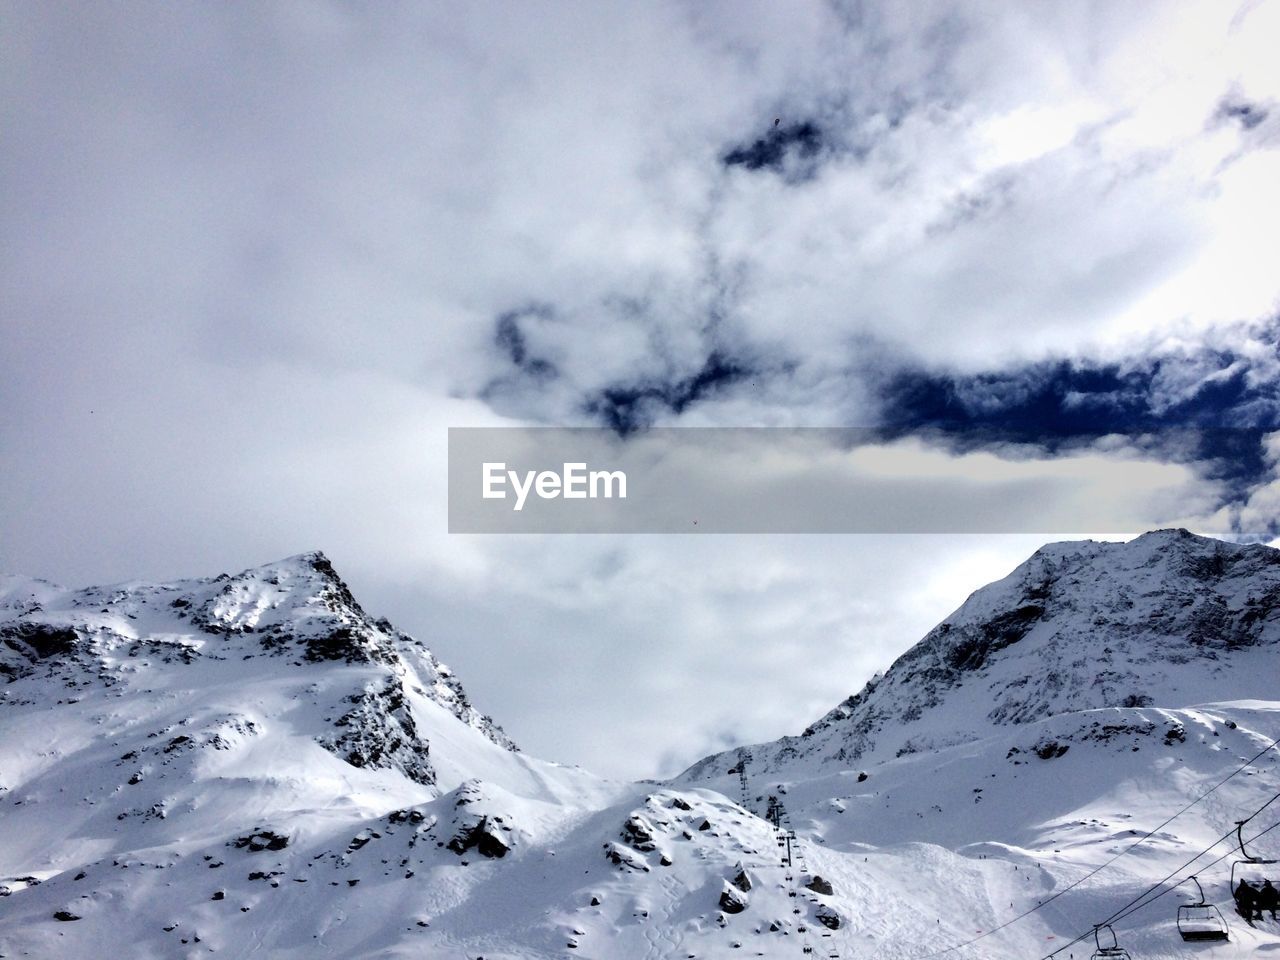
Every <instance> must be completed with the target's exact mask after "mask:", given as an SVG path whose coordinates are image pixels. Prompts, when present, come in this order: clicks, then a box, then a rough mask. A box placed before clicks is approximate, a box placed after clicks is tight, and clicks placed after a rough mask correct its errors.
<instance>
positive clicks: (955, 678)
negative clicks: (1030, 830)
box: [681, 530, 1280, 781]
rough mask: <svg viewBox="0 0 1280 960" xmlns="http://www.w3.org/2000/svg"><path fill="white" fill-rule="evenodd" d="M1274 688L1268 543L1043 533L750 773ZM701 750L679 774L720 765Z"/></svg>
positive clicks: (1276, 576)
mask: <svg viewBox="0 0 1280 960" xmlns="http://www.w3.org/2000/svg"><path fill="white" fill-rule="evenodd" d="M1278 690H1280V551H1278V550H1274V549H1272V548H1270V547H1267V546H1263V545H1261V544H1250V545H1239V544H1230V543H1224V542H1222V541H1219V540H1213V539H1209V538H1207V537H1197V536H1194V535H1192V534H1190V533H1188V532H1186V531H1185V530H1160V531H1156V532H1154V533H1149V534H1146V535H1144V536H1141V537H1139V538H1137V539H1136V540H1133V541H1131V542H1128V543H1109V542H1102V543H1099V542H1095V541H1084V542H1068V543H1053V544H1049V545H1047V546H1045V547H1042V548H1041V549H1040V550H1037V551H1036V553H1035V554H1034V555H1033V556H1032V557H1031V558H1030V559H1028V560H1027V561H1026V562H1024V563H1023V564H1022V565H1021V566H1019V567H1018V568H1017V569H1016V570H1014V571H1013V572H1012V573H1010V574H1009V575H1008V576H1007V577H1005V578H1004V579H1003V580H998V581H996V582H995V583H992V584H989V585H988V586H985V587H983V588H982V589H980V590H978V591H977V592H975V593H974V594H973V595H972V596H970V597H969V599H968V600H966V601H965V603H964V605H963V606H961V607H960V609H958V610H956V611H955V612H954V613H953V614H952V615H951V616H949V617H947V619H946V620H944V621H943V622H942V623H940V624H938V626H936V627H934V628H933V630H931V631H929V633H928V635H926V636H925V638H924V639H923V640H921V641H920V642H919V643H917V644H916V645H915V646H914V647H912V648H911V649H910V650H908V651H907V652H906V653H904V654H903V655H902V656H901V657H900V658H899V659H898V660H897V661H896V662H895V663H894V664H893V666H892V667H890V668H889V670H888V671H886V672H885V674H884V675H883V676H881V677H877V678H876V679H875V680H873V681H872V682H871V683H868V684H867V685H866V686H865V687H864V688H863V689H862V690H861V691H860V692H858V693H855V694H854V695H853V696H851V697H849V698H848V699H847V700H845V701H844V702H843V703H841V704H839V705H838V706H836V707H835V708H834V709H833V710H831V711H830V712H829V713H827V714H826V716H824V717H822V718H821V719H819V720H818V721H817V722H816V723H814V724H812V725H811V726H809V727H808V728H807V729H805V731H804V732H803V733H801V734H800V735H799V736H795V737H784V738H783V739H781V740H779V741H777V742H776V743H770V744H757V745H755V746H752V747H751V748H750V751H751V753H752V757H753V763H754V765H755V766H756V767H757V768H758V769H760V770H761V771H769V772H773V771H779V770H786V769H789V768H791V767H793V766H795V765H797V764H800V765H801V766H802V767H804V768H805V769H810V768H812V766H813V764H812V761H817V762H818V763H819V764H820V765H821V764H824V763H825V764H827V765H829V766H831V767H832V768H839V767H842V766H843V767H848V766H853V765H857V764H862V763H867V762H871V761H874V760H880V759H887V758H891V757H900V756H905V755H907V754H911V753H920V752H927V751H934V750H938V749H940V748H943V747H947V746H952V745H955V744H962V743H966V742H971V741H974V740H979V739H982V738H985V737H988V736H991V735H992V734H993V733H998V732H999V731H1000V730H1001V729H1002V728H1005V727H1012V726H1016V725H1026V724H1029V723H1033V722H1035V721H1039V720H1043V719H1044V718H1046V717H1050V716H1054V715H1056V714H1068V713H1080V712H1083V711H1091V710H1098V709H1101V708H1106V707H1117V708H1133V707H1143V706H1149V705H1153V704H1154V705H1157V706H1183V705H1187V704H1193V703H1202V702H1207V701H1213V700H1222V699H1232V700H1240V699H1249V698H1256V699H1267V698H1274V697H1276V696H1277V691H1278ZM740 753H741V751H740V750H733V751H728V752H726V753H723V754H720V755H717V756H713V757H708V758H706V759H705V760H702V761H700V762H699V763H697V764H695V765H694V766H693V767H692V768H691V769H690V770H689V771H687V772H686V773H685V774H684V775H683V777H682V778H681V779H683V780H689V781H696V780H700V779H706V778H707V777H711V776H715V775H717V774H723V773H724V772H725V771H726V770H728V769H729V768H730V767H733V766H736V764H737V761H738V756H739V754H740Z"/></svg>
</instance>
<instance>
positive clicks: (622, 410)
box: [583, 350, 766, 436]
mask: <svg viewBox="0 0 1280 960" xmlns="http://www.w3.org/2000/svg"><path fill="white" fill-rule="evenodd" d="M765 373H766V371H765V370H763V369H761V368H758V367H756V366H754V365H752V364H750V363H747V362H745V361H743V360H740V359H736V358H734V357H732V356H730V355H727V354H725V353H722V352H721V351H719V350H713V351H711V353H709V354H708V355H707V357H706V359H705V360H704V361H703V363H702V366H701V367H700V368H699V369H698V370H696V371H695V372H694V373H692V374H690V375H688V376H684V377H679V378H675V379H671V380H659V379H648V380H641V381H635V382H629V383H620V384H615V385H613V386H608V387H605V388H604V389H603V390H601V391H599V393H597V394H596V395H594V396H591V397H588V398H587V399H586V400H585V401H584V403H583V408H584V409H585V411H586V412H587V413H588V414H589V415H590V416H591V417H593V418H594V419H596V420H598V421H599V422H601V423H603V424H604V425H605V426H607V427H609V428H610V429H611V430H613V431H614V432H616V433H618V434H620V435H624V436H625V435H626V434H629V433H634V432H635V431H636V430H639V429H642V428H644V427H647V426H650V425H652V424H653V422H654V421H655V420H656V419H657V418H658V417H660V416H662V415H665V414H675V415H679V414H682V413H684V412H685V411H686V410H687V409H689V408H690V407H691V406H693V405H694V404H696V403H697V402H698V401H700V400H705V399H707V398H709V397H712V396H714V395H715V394H716V393H717V392H719V391H722V390H724V389H726V388H728V387H732V386H734V385H736V384H740V383H743V382H744V381H748V380H750V379H751V378H752V377H760V378H763V377H764V376H765Z"/></svg>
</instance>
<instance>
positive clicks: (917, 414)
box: [879, 321, 1280, 500]
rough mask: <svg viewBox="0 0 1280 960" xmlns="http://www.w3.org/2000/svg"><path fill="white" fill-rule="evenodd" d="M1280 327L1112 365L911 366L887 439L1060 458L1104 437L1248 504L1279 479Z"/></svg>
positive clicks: (888, 391)
mask: <svg viewBox="0 0 1280 960" xmlns="http://www.w3.org/2000/svg"><path fill="white" fill-rule="evenodd" d="M1277 334H1280V322H1277V321H1273V322H1271V323H1269V324H1265V325H1263V326H1261V327H1260V328H1258V329H1257V330H1256V331H1254V332H1253V333H1252V335H1251V336H1250V337H1248V338H1247V339H1245V340H1243V341H1241V342H1239V343H1237V344H1236V345H1232V346H1222V345H1212V344H1204V345H1201V346H1200V347H1199V348H1198V349H1195V350H1192V351H1186V350H1183V351H1180V352H1177V353H1169V354H1164V355H1161V354H1158V353H1157V354H1154V355H1149V356H1136V357H1130V358H1127V359H1123V360H1116V361H1111V362H1102V361H1092V360H1088V359H1072V360H1065V359H1063V360H1051V361H1045V362H1040V363H1034V364H1030V365H1026V366H1020V367H1014V368H1008V369H1002V370H996V371H991V372H981V373H970V374H958V373H953V372H945V371H939V370H928V369H924V368H921V367H915V366H911V367H905V368H903V369H900V370H897V371H896V372H893V373H891V374H889V375H887V376H886V377H885V378H884V380H883V382H882V384H881V387H880V391H879V392H880V400H881V403H882V418H883V419H882V423H883V425H884V428H885V430H886V431H887V433H888V434H889V435H890V436H903V435H909V434H916V433H919V434H924V435H927V436H930V437H933V438H936V439H938V440H940V441H941V442H943V443H944V444H946V445H947V446H949V447H950V448H952V449H955V450H957V451H966V452H969V451H973V450H979V449H986V448H993V449H998V448H1000V447H1002V446H1005V445H1010V444H1016V445H1018V446H1019V447H1021V448H1022V451H1021V455H1025V454H1026V450H1027V449H1033V450H1034V449H1038V450H1040V451H1042V452H1043V453H1044V454H1045V455H1049V456H1056V455H1060V454H1063V453H1068V452H1078V451H1080V450H1081V449H1085V448H1088V447H1090V446H1092V445H1094V444H1096V443H1097V442H1099V441H1100V440H1102V439H1103V438H1106V437H1115V436H1119V437H1125V438H1129V439H1130V440H1131V442H1133V443H1134V444H1135V445H1136V446H1137V447H1138V448H1139V449H1141V450H1143V452H1144V453H1145V454H1146V455H1147V456H1149V457H1151V458H1153V459H1158V460H1165V461H1169V462H1177V463H1184V464H1190V465H1193V466H1195V467H1196V468H1197V470H1198V471H1199V472H1200V473H1201V475H1203V476H1205V477H1207V478H1209V479H1213V480H1218V481H1222V482H1223V492H1224V495H1225V496H1226V497H1228V498H1230V499H1232V500H1243V499H1245V498H1247V497H1248V496H1249V494H1250V493H1251V492H1253V491H1254V490H1255V489H1256V488H1258V487H1259V486H1261V485H1263V484H1265V483H1266V482H1268V481H1269V480H1270V479H1271V477H1272V472H1273V468H1274V463H1273V461H1272V458H1271V457H1270V455H1269V451H1268V447H1267V443H1266V438H1267V435H1268V434H1269V433H1271V432H1273V431H1276V430H1280V393H1278V386H1277V383H1276V379H1275V366H1276V361H1277V357H1278V354H1277V349H1276V346H1275V343H1276V336H1277Z"/></svg>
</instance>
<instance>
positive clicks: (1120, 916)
mask: <svg viewBox="0 0 1280 960" xmlns="http://www.w3.org/2000/svg"><path fill="white" fill-rule="evenodd" d="M1277 796H1280V794H1277ZM1272 799H1275V798H1274V797H1273V798H1272ZM1277 828H1280V820H1277V821H1276V822H1275V823H1273V824H1272V825H1271V826H1269V827H1267V829H1265V830H1263V831H1261V832H1259V833H1256V834H1254V835H1253V837H1251V838H1250V840H1249V842H1250V843H1252V842H1253V841H1254V840H1257V839H1258V838H1259V837H1265V836H1266V835H1267V834H1268V833H1270V832H1271V831H1272V830H1275V829H1277ZM1234 853H1235V851H1234V850H1228V851H1227V852H1226V853H1224V854H1223V855H1222V856H1220V857H1218V858H1217V859H1216V860H1214V861H1212V862H1210V863H1207V864H1205V866H1204V869H1206V870H1207V869H1208V868H1209V867H1215V866H1217V865H1218V864H1219V863H1221V862H1222V861H1223V860H1225V859H1227V857H1230V856H1232V855H1233V854H1234ZM1201 856H1203V854H1201ZM1171 879H1172V876H1169V877H1165V878H1164V879H1163V880H1161V881H1160V883H1159V884H1156V886H1157V887H1158V886H1160V885H1162V884H1165V883H1168V881H1169V880H1171ZM1180 885H1181V884H1174V885H1172V886H1168V887H1165V888H1164V889H1163V890H1161V891H1160V892H1159V893H1157V894H1156V895H1155V896H1153V897H1151V899H1149V900H1146V901H1144V902H1142V903H1135V904H1134V905H1133V906H1131V907H1128V908H1121V910H1122V912H1120V913H1117V914H1116V915H1115V916H1114V917H1113V919H1114V920H1123V919H1124V918H1125V917H1127V916H1129V915H1130V914H1132V913H1136V912H1137V911H1139V910H1141V909H1142V908H1143V907H1145V906H1147V905H1148V904H1150V903H1154V902H1155V901H1157V900H1159V899H1160V898H1161V897H1163V896H1164V895H1165V894H1166V893H1172V892H1173V891H1174V890H1176V889H1178V887H1179V886H1180ZM1152 889H1153V890H1154V889H1155V887H1152ZM1150 892H1151V890H1148V891H1147V893H1150ZM1143 896H1146V894H1143Z"/></svg>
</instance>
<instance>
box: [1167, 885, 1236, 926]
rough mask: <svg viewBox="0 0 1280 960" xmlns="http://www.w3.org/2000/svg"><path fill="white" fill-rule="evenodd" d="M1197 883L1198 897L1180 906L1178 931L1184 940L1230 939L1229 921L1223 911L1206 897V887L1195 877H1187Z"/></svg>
mask: <svg viewBox="0 0 1280 960" xmlns="http://www.w3.org/2000/svg"><path fill="white" fill-rule="evenodd" d="M1187 879H1188V880H1190V881H1191V882H1192V883H1194V884H1195V885H1196V899H1195V901H1194V902H1192V903H1184V904H1182V905H1181V906H1179V907H1178V933H1179V935H1180V936H1181V937H1182V939H1183V940H1192V941H1194V940H1230V939H1231V934H1230V931H1229V928H1228V927H1227V921H1226V920H1225V919H1224V918H1223V916H1222V913H1221V911H1219V910H1218V908H1217V907H1215V906H1214V905H1213V904H1211V903H1206V902H1205V899H1204V888H1203V887H1202V886H1200V881H1199V880H1198V879H1197V878H1196V877H1194V876H1191V877H1187Z"/></svg>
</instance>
